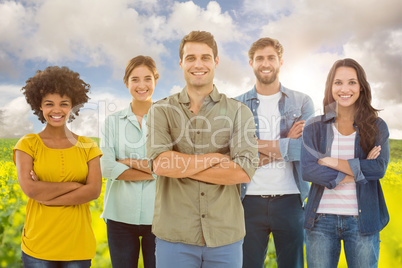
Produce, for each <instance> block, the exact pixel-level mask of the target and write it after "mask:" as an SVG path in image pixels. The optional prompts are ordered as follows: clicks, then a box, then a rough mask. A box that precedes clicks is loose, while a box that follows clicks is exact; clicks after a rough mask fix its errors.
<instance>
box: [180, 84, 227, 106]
mask: <svg viewBox="0 0 402 268" xmlns="http://www.w3.org/2000/svg"><path fill="white" fill-rule="evenodd" d="M209 99H210V100H212V101H214V102H218V101H220V100H221V95H220V94H219V91H218V89H217V88H216V87H215V85H214V88H213V89H212V92H211V93H209V95H208V96H207V97H206V98H205V100H209ZM179 102H180V103H190V98H189V97H188V93H187V86H186V87H184V88H183V89H182V91H181V92H180V93H179Z"/></svg>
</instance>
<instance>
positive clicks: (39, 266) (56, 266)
mask: <svg viewBox="0 0 402 268" xmlns="http://www.w3.org/2000/svg"><path fill="white" fill-rule="evenodd" d="M21 259H22V263H23V267H24V268H89V267H91V260H80V261H48V260H42V259H37V258H34V257H32V256H29V255H27V254H25V253H24V252H22V255H21Z"/></svg>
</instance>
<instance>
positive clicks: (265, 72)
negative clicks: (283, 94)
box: [261, 71, 271, 74]
mask: <svg viewBox="0 0 402 268" xmlns="http://www.w3.org/2000/svg"><path fill="white" fill-rule="evenodd" d="M261 72H262V73H264V74H269V73H270V72H271V71H261Z"/></svg>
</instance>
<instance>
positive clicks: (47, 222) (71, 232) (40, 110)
mask: <svg viewBox="0 0 402 268" xmlns="http://www.w3.org/2000/svg"><path fill="white" fill-rule="evenodd" d="M89 87H90V86H89V85H88V84H86V83H85V82H84V81H82V80H81V78H80V76H79V74H78V73H76V72H73V71H71V70H70V69H68V68H67V67H62V68H59V67H48V68H46V69H45V70H44V71H38V72H37V73H36V74H35V75H34V76H33V77H31V78H29V79H28V80H27V82H26V85H25V86H24V87H23V88H22V91H23V93H24V95H25V98H26V100H27V102H28V103H29V104H30V106H31V108H32V110H33V111H34V114H36V115H37V116H38V117H39V120H40V121H41V122H42V123H45V122H46V126H45V128H44V130H43V131H41V132H40V133H38V134H29V135H26V136H24V137H22V138H21V139H20V140H19V141H18V143H17V144H16V146H15V147H14V162H15V164H16V166H17V175H18V182H19V184H20V186H21V189H22V191H23V192H24V193H25V194H26V195H27V196H28V198H29V199H28V203H27V208H26V217H25V224H24V229H23V231H22V245H21V248H22V262H23V265H24V267H35V268H36V267H70V268H72V267H90V266H91V259H92V258H93V257H94V256H95V246H96V245H95V244H96V242H95V236H94V233H93V231H92V227H91V214H90V211H89V203H88V202H89V201H91V200H94V199H97V198H98V196H99V194H100V191H101V187H102V175H101V170H100V160H99V159H100V156H101V155H102V153H101V151H100V149H99V148H98V146H97V145H96V143H95V142H94V141H92V140H91V139H89V138H86V137H82V136H78V135H76V134H74V133H73V132H71V131H70V130H69V129H68V128H67V126H66V123H67V121H68V120H70V121H71V120H73V119H74V115H78V112H79V108H80V107H82V106H83V104H84V103H86V102H87V101H88V96H87V93H88V91H89ZM70 121H69V122H70Z"/></svg>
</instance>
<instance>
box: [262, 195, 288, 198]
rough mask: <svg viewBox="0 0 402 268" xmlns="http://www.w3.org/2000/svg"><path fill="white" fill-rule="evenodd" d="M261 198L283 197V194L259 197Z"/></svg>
mask: <svg viewBox="0 0 402 268" xmlns="http://www.w3.org/2000/svg"><path fill="white" fill-rule="evenodd" d="M260 196H261V197H262V198H273V197H279V196H283V194H267V195H260Z"/></svg>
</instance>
